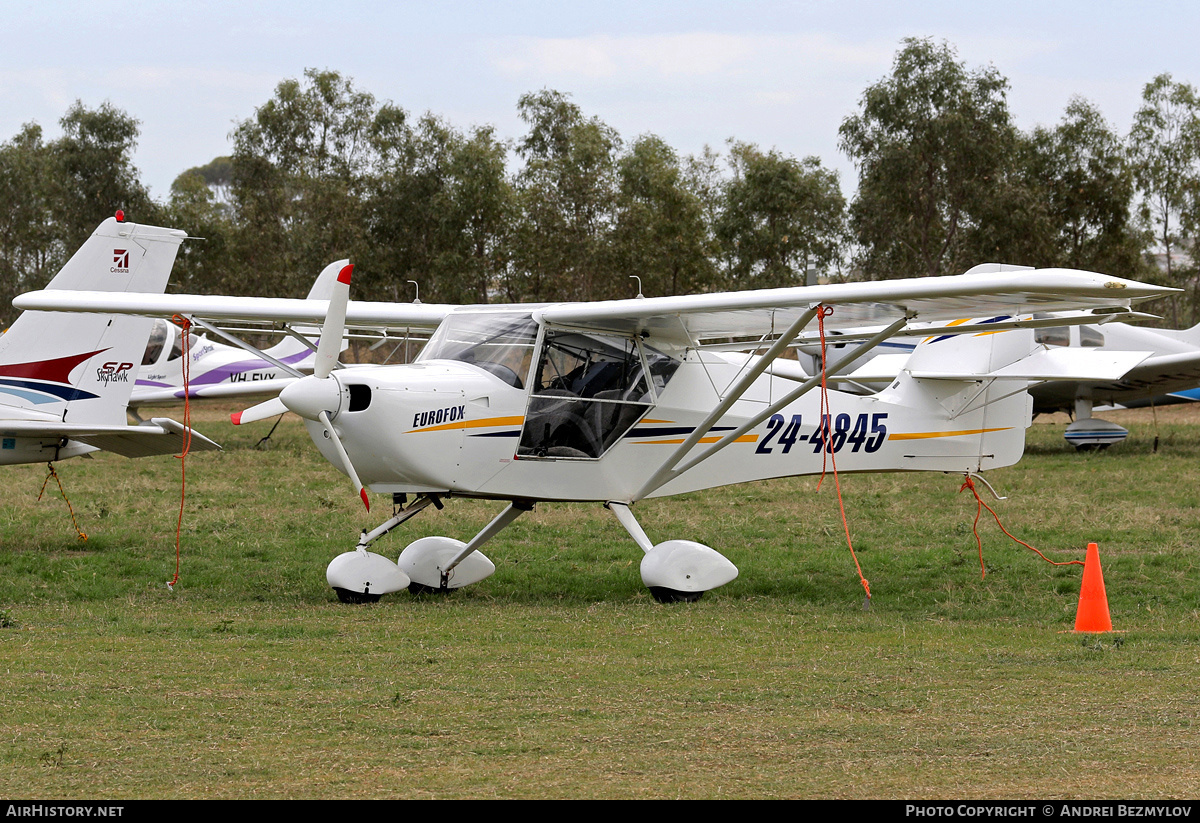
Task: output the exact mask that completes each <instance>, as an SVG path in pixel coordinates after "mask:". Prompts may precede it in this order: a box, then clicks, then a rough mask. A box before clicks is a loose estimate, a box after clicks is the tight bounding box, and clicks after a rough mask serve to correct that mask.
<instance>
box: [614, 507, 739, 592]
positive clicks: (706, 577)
mask: <svg viewBox="0 0 1200 823" xmlns="http://www.w3.org/2000/svg"><path fill="white" fill-rule="evenodd" d="M605 506H607V507H608V508H609V510H611V511H612V513H613V514H615V515H616V516H617V520H619V521H620V522H621V525H622V526H624V527H625V531H627V532H629V536H630V537H632V538H633V542H635V543H637V544H638V546H639V547H640V548H641V550H642V551H643V552H645V553H646V554H645V556H644V557H642V582H643V583H645V584H646V588H648V589H650V594H651V595H653V597H654V599H655V600H657V601H658V602H659V603H680V602H688V603H690V602H694V601H696V600H699V599H700V597H701V595H703V594H704V593H705V592H706V591H708V590H709V589H715V588H717V587H718V586H724V585H725V584H726V583H728V582H729V581H730V580H733V579H734V578H735V577H737V576H738V570H737V566H735V565H733V563H731V562H729V560H728V559H727V558H726V557H725V556H724V555H723V554H721V553H720V552H718V551H717V550H715V549H710V548H709V547H708V546H705V545H703V544H702V543H695V542H693V541H691V540H667V541H665V542H663V543H659V544H657V545H652V544H651V543H650V538H648V537H647V536H646V532H645V531H643V530H642V527H641V525H639V524H638V522H637V519H636V518H635V517H634V516H633V512H632V511H630V510H629V506H628V505H626V504H625V503H615V502H610V503H605Z"/></svg>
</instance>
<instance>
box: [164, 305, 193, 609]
mask: <svg viewBox="0 0 1200 823" xmlns="http://www.w3.org/2000/svg"><path fill="white" fill-rule="evenodd" d="M171 319H172V320H173V321H175V322H176V323H178V324H179V326H180V327H181V328H182V329H183V448H182V449H181V450H180V452H179V454H177V455H175V458H176V459H177V460H178V461H179V519H178V520H177V521H176V523H175V577H174V578H173V579H172V580H171V582H170V583H168V584H167V588H168V589H171V590H172V591H174V590H175V584H176V583H178V582H179V556H180V548H179V547H180V542H181V540H182V535H183V504H184V501H185V500H186V498H187V455H188V452H189V451H191V448H192V404H191V392H190V391H189V382H190V380H191V361H192V358H191V337H190V332H191V329H192V321H191V320H188V319H187V318H186V317H183V316H182V315H178V314H177V315H175V316H174V317H172V318H171Z"/></svg>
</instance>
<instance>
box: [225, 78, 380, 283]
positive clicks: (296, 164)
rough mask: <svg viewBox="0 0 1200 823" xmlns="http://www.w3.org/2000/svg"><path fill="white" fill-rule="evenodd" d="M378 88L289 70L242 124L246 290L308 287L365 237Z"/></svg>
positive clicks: (238, 201) (236, 172)
mask: <svg viewBox="0 0 1200 823" xmlns="http://www.w3.org/2000/svg"><path fill="white" fill-rule="evenodd" d="M375 115H376V105H375V98H374V97H373V96H372V95H370V94H369V93H367V92H363V91H359V90H357V89H356V88H355V87H354V84H353V82H352V81H351V80H350V79H348V78H343V77H342V76H341V75H340V74H338V73H337V72H333V71H318V70H316V69H307V70H305V72H304V82H301V81H299V80H296V79H288V80H284V81H283V82H281V83H280V84H279V85H278V86H276V88H275V95H274V96H273V97H272V98H271V99H270V100H268V101H267V102H266V103H265V104H263V105H262V106H260V107H259V108H258V109H256V110H255V113H254V116H253V117H252V118H249V119H247V120H245V121H243V122H242V123H240V124H239V125H238V126H237V127H236V128H235V129H234V131H233V134H232V139H233V144H234V151H233V182H232V197H233V203H234V206H235V208H236V211H237V216H238V223H239V231H238V243H237V252H238V254H237V257H238V259H239V261H240V263H241V276H242V281H243V283H244V284H245V287H246V288H247V290H256V291H258V292H259V293H263V294H273V295H279V296H285V295H290V296H301V295H303V294H304V293H305V292H306V291H307V290H308V288H309V287H310V286H311V284H312V280H313V278H314V277H316V275H317V273H318V272H320V270H321V269H322V268H324V267H325V265H327V264H328V263H329V262H331V261H333V260H335V259H337V258H339V257H357V256H358V252H359V251H360V250H362V248H363V239H364V228H363V227H364V224H365V219H364V218H365V213H364V190H365V178H366V176H367V175H368V173H369V172H370V170H371V167H372V161H373V157H372V151H373V146H372V142H371V139H370V136H371V128H372V125H373V123H374V119H375Z"/></svg>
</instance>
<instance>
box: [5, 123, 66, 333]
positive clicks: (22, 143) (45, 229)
mask: <svg viewBox="0 0 1200 823" xmlns="http://www.w3.org/2000/svg"><path fill="white" fill-rule="evenodd" d="M50 187H51V182H50V170H49V152H48V149H47V147H46V144H45V143H43V142H42V129H41V126H38V125H37V124H36V123H26V124H25V125H24V126H23V127H22V128H21V131H20V132H18V133H17V135H16V136H15V137H13V138H12V139H11V140H9V141H8V142H6V143H3V144H0V321H3V322H4V323H6V324H7V323H8V322H11V321H12V320H13V319H14V318H15V317H16V315H17V312H16V311H15V310H14V309H13V308H12V299H13V298H14V297H16V296H17V295H18V294H20V293H21V292H23V291H28V290H30V289H36V288H41V287H42V286H44V285H45V284H46V282H47V281H49V279H50V278H51V277H52V276H53V275H54V272H55V271H57V270H58V268H59V266H61V264H62V263H63V262H64V261H65V248H66V247H65V245H64V244H63V242H62V240H61V238H57V237H56V236H55V228H54V225H53V222H52V216H51V209H50V197H49V190H50Z"/></svg>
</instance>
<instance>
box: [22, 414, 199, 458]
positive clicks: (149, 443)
mask: <svg viewBox="0 0 1200 823" xmlns="http://www.w3.org/2000/svg"><path fill="white" fill-rule="evenodd" d="M187 433H188V429H187V428H186V427H184V426H183V425H181V424H180V423H177V422H175V421H174V420H171V419H169V418H166V417H155V418H154V419H153V420H151V421H150V422H149V423H143V424H141V425H139V426H119V425H113V426H103V425H95V426H93V425H86V424H84V425H78V426H73V425H70V424H66V423H54V422H42V421H31V420H5V421H3V422H0V434H3V435H5V436H8V437H67V438H70V439H71V440H78V441H80V442H82V443H87V444H88V445H89V446H95V447H96V448H98V449H103V450H104V451H110V452H116V453H117V454H120V455H123V456H125V457H149V456H152V455H156V454H178V453H179V452H181V451H182V450H183V446H184V438H185V436H186V435H187ZM190 448H191V450H192V451H213V450H217V451H219V450H220V448H221V447H220V446H218V445H217V444H216V443H214V442H213V441H211V440H209V439H208V438H207V437H205V436H204V435H202V434H200V433H199V432H197V431H195V430H194V429H193V430H191V446H190Z"/></svg>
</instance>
